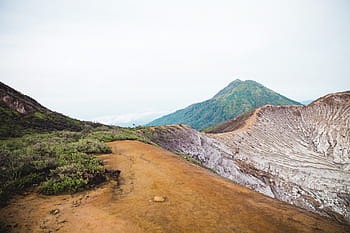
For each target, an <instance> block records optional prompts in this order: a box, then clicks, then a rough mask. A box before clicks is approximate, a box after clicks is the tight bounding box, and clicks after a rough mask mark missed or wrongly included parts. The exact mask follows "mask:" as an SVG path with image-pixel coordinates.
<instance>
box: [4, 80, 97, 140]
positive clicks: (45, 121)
mask: <svg viewBox="0 0 350 233" xmlns="http://www.w3.org/2000/svg"><path fill="white" fill-rule="evenodd" d="M0 122H1V125H0V139H1V138H2V139H3V138H8V137H18V136H22V135H24V134H27V133H37V132H50V131H54V130H71V131H81V130H83V129H84V128H86V127H96V126H99V125H100V124H95V123H92V122H84V121H79V120H76V119H72V118H70V117H67V116H64V115H62V114H60V113H57V112H54V111H51V110H49V109H47V108H45V107H44V106H42V105H41V104H39V103H38V102H37V101H35V100H34V99H32V98H30V97H29V96H26V95H24V94H22V93H20V92H18V91H16V90H15V89H13V88H11V87H9V86H7V85H5V84H4V83H2V82H0Z"/></svg>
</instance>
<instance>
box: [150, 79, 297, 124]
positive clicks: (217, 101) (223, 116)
mask: <svg viewBox="0 0 350 233" xmlns="http://www.w3.org/2000/svg"><path fill="white" fill-rule="evenodd" d="M266 104H270V105H300V103H298V102H296V101H293V100H291V99H288V98H287V97H284V96H282V95H280V94H278V93H276V92H274V91H272V90H270V89H268V88H266V87H264V86H263V85H261V84H260V83H257V82H255V81H252V80H247V81H241V80H239V79H237V80H235V81H233V82H231V83H230V84H229V85H228V86H227V87H225V88H224V89H222V90H221V91H219V92H218V93H217V94H216V95H215V96H214V97H213V98H211V99H209V100H206V101H204V102H200V103H196V104H193V105H190V106H188V107H187V108H184V109H181V110H178V111H176V112H174V113H171V114H169V115H166V116H163V117H161V118H158V119H156V120H154V121H152V122H150V123H149V124H148V125H152V126H156V125H169V124H186V125H189V126H191V127H193V128H195V129H197V130H201V129H206V128H208V127H211V126H214V125H216V124H219V123H221V122H224V121H227V120H229V119H232V118H234V117H236V116H238V115H240V114H243V113H246V112H248V111H251V110H253V109H255V108H257V107H260V106H263V105H266Z"/></svg>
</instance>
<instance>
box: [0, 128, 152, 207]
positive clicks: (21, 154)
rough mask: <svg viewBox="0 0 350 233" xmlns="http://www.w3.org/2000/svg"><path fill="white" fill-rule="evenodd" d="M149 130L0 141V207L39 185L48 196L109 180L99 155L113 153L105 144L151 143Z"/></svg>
mask: <svg viewBox="0 0 350 233" xmlns="http://www.w3.org/2000/svg"><path fill="white" fill-rule="evenodd" d="M145 131H146V129H144V128H138V129H130V128H120V127H105V126H104V127H98V128H93V129H85V130H84V131H82V132H70V131H54V132H50V133H39V134H27V135H25V136H22V137H18V138H8V139H4V140H0V170H1V173H0V205H3V204H5V203H6V202H7V201H8V199H9V198H10V197H11V196H12V194H13V193H18V192H21V191H22V190H23V189H25V188H26V187H31V186H33V185H39V190H40V191H41V192H42V193H45V194H56V193H62V192H76V191H79V190H82V189H85V188H89V187H92V186H94V185H95V184H97V183H100V182H102V181H104V180H105V175H106V170H105V169H104V167H103V166H102V164H101V163H100V161H99V160H97V159H96V157H95V156H94V155H95V154H101V153H109V152H110V148H109V147H107V146H106V145H105V144H104V143H103V142H108V141H114V140H124V139H129V140H139V141H143V142H148V143H149V141H148V140H147V138H146V137H145V136H144V134H145V133H144V132H145Z"/></svg>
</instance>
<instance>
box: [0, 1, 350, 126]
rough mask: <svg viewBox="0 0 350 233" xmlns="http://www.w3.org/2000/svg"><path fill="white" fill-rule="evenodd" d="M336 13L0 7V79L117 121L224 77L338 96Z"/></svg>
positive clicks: (144, 115)
mask: <svg viewBox="0 0 350 233" xmlns="http://www.w3.org/2000/svg"><path fill="white" fill-rule="evenodd" d="M348 12H350V2H349V1H346V0H335V1H327V0H323V1H313V0H304V1H302V0H298V1H286V0H282V1H278V0H269V1H258V0H254V1H249V0H248V1H223V0H218V1H215V2H211V1H193V0H192V1H191V0H188V1H176V2H165V1H160V0H150V1H145V2H144V1H137V0H135V1H127V2H126V1H98V2H97V1H77V0H70V1H68V0H66V1H44V0H41V1H40V0H28V1H7V0H0V18H1V22H2V24H1V26H0V54H1V55H0V61H1V62H0V75H1V81H2V82H4V83H5V84H7V85H10V86H11V87H13V88H15V89H17V90H19V91H21V92H22V93H23V94H26V95H29V96H31V97H33V98H34V99H36V100H37V101H39V102H40V103H41V104H43V105H44V106H46V107H48V108H50V109H52V110H54V111H57V112H61V113H63V114H66V115H68V116H71V117H74V118H78V119H83V120H92V121H96V120H99V121H104V123H111V121H115V123H119V124H122V123H123V122H124V123H125V122H128V121H130V123H136V124H138V122H142V121H144V122H146V121H148V120H149V121H150V120H152V119H154V118H156V117H158V116H160V115H164V114H166V113H170V112H173V111H175V110H178V109H180V108H184V107H186V106H188V105H190V104H193V103H196V102H201V101H204V100H206V99H209V98H211V97H212V96H214V95H215V94H216V93H217V92H218V91H219V90H221V89H222V88H224V87H225V86H227V85H228V84H229V83H230V82H231V81H233V80H235V79H241V80H248V79H249V80H255V81H257V82H259V83H261V84H263V85H264V86H266V87H267V88H269V89H272V90H274V91H276V92H278V93H280V94H282V95H284V96H286V97H288V98H290V99H293V100H296V101H299V102H300V101H305V100H314V99H316V98H319V97H321V96H324V95H326V94H329V93H333V92H339V91H345V90H349V89H350V78H349V71H350V66H349V65H348V63H349V62H348V61H349V60H350V44H349V41H350V27H349V26H348V22H350V15H349V14H348ZM108 121H109V122H108ZM130 123H128V124H129V125H130Z"/></svg>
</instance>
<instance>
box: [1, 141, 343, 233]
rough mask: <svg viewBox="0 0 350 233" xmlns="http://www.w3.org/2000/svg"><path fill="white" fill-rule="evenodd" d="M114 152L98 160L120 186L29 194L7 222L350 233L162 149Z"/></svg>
mask: <svg viewBox="0 0 350 233" xmlns="http://www.w3.org/2000/svg"><path fill="white" fill-rule="evenodd" d="M109 146H111V147H112V150H113V154H109V155H101V156H99V157H100V158H101V159H102V160H103V161H104V163H105V165H106V166H107V167H109V168H113V169H119V170H121V171H122V173H121V176H120V180H119V185H117V183H116V182H115V181H109V182H107V183H106V184H104V185H102V186H100V187H98V188H95V189H93V190H90V191H86V192H82V193H78V194H75V195H60V196H43V195H39V194H37V193H29V194H27V195H24V196H19V197H16V198H15V199H14V200H13V201H12V202H11V204H10V205H8V206H7V207H5V208H3V209H1V211H0V218H1V219H5V220H6V221H7V222H8V223H9V229H11V232H70V233H75V232H79V233H83V232H103V233H109V232H127V233H133V232H150V233H157V232H169V233H170V232H217V233H225V232H293V233H294V232H332V233H335V232H350V229H349V227H348V226H344V225H340V224H338V223H337V222H333V221H331V220H329V219H326V218H323V217H320V216H318V215H315V214H312V213H308V212H306V211H304V210H301V209H299V208H296V207H293V206H291V205H288V204H285V203H282V202H280V201H277V200H275V199H271V198H268V197H266V196H263V195H262V194H259V193H256V192H254V191H251V190H249V189H247V188H244V187H242V186H239V185H236V184H233V183H232V182H230V181H228V180H226V179H223V178H221V177H219V176H217V175H215V174H213V173H211V172H210V171H208V170H206V169H203V168H200V167H198V166H195V165H193V164H190V163H188V162H186V161H184V160H183V159H181V158H179V157H178V156H176V155H174V154H172V153H170V152H168V151H166V150H163V149H161V148H158V147H155V146H151V145H147V144H144V143H141V142H137V141H118V142H112V143H109ZM155 196H157V197H158V198H160V197H165V201H164V202H156V201H154V197H155ZM156 199H157V198H156ZM160 199H161V198H160Z"/></svg>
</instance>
